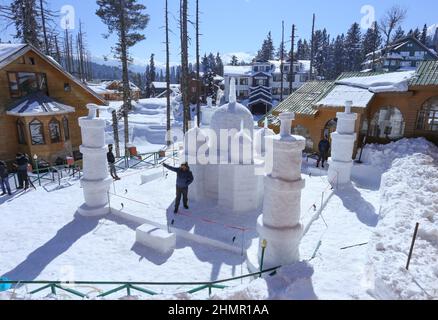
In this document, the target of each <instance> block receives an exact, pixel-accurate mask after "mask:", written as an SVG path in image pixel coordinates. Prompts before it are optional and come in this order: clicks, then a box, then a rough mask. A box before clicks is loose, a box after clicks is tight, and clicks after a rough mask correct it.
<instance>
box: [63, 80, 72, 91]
mask: <svg viewBox="0 0 438 320" xmlns="http://www.w3.org/2000/svg"><path fill="white" fill-rule="evenodd" d="M70 91H71V86H70V83H68V82H66V83H64V92H70Z"/></svg>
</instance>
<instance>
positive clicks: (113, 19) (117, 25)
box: [96, 0, 149, 154]
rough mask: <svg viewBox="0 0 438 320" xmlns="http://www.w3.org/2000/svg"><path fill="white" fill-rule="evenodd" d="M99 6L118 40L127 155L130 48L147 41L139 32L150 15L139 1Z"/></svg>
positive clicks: (104, 0) (100, 1)
mask: <svg viewBox="0 0 438 320" xmlns="http://www.w3.org/2000/svg"><path fill="white" fill-rule="evenodd" d="M97 5H98V7H99V9H98V10H97V11H96V15H97V16H99V17H100V18H101V19H102V21H103V22H104V23H105V24H106V25H107V28H108V32H109V33H110V34H112V33H115V34H117V38H118V39H117V43H116V48H115V53H116V57H117V58H119V59H120V60H121V62H122V79H123V107H122V114H123V119H124V126H125V154H128V144H129V123H128V113H129V111H130V110H131V109H132V106H131V97H130V88H129V74H128V60H129V48H131V47H132V46H134V45H136V44H137V43H138V42H140V41H142V40H144V39H145V36H144V35H143V34H141V33H139V32H137V31H141V30H144V29H145V28H146V26H147V25H148V23H149V15H147V14H145V13H144V10H145V9H146V7H145V6H144V5H142V4H139V3H137V0H97ZM117 143H118V141H117Z"/></svg>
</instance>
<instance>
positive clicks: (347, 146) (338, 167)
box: [328, 101, 357, 185]
mask: <svg viewBox="0 0 438 320" xmlns="http://www.w3.org/2000/svg"><path fill="white" fill-rule="evenodd" d="M352 105H353V102H352V101H347V102H346V103H345V112H339V113H337V117H338V125H337V129H336V132H334V133H332V156H331V159H330V160H329V170H328V179H329V181H330V183H331V184H332V185H343V184H347V183H349V182H350V181H351V169H352V168H353V149H354V143H355V141H356V133H355V125H356V120H357V114H356V113H352V112H351V107H352Z"/></svg>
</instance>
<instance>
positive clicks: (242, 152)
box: [231, 121, 254, 164]
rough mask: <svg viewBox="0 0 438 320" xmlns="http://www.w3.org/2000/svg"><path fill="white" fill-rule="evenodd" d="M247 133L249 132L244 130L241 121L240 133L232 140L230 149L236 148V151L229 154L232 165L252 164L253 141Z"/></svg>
mask: <svg viewBox="0 0 438 320" xmlns="http://www.w3.org/2000/svg"><path fill="white" fill-rule="evenodd" d="M248 133H249V131H247V130H246V129H244V127H243V121H242V122H241V125H240V131H239V132H238V133H237V134H236V135H234V136H233V138H232V141H233V143H232V145H231V146H232V148H238V150H232V152H231V161H232V163H234V164H252V163H253V158H254V157H253V147H252V146H253V141H252V138H251V137H250V136H249V135H248Z"/></svg>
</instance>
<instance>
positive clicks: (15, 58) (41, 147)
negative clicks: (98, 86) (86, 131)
mask: <svg viewBox="0 0 438 320" xmlns="http://www.w3.org/2000/svg"><path fill="white" fill-rule="evenodd" d="M88 103H95V104H99V105H104V104H106V101H105V100H104V99H103V98H101V97H100V96H99V95H97V94H96V93H95V92H93V91H92V90H90V89H89V88H88V87H87V86H86V85H84V84H83V83H82V82H80V81H79V80H77V79H76V78H74V77H73V76H72V75H70V74H69V73H67V72H66V71H65V70H64V69H63V68H62V67H61V66H60V65H59V64H58V63H57V62H56V61H55V60H53V59H52V58H51V57H48V56H46V55H44V54H43V53H42V52H41V51H39V50H38V49H36V48H34V47H33V46H31V45H26V44H0V159H2V160H6V161H8V162H10V161H12V160H13V159H15V155H16V153H18V152H22V153H25V154H27V155H29V156H30V157H33V156H34V155H37V156H38V158H39V159H44V160H46V161H47V162H50V163H53V162H54V161H55V160H56V159H58V158H61V159H65V158H66V156H74V155H76V156H79V155H80V154H79V146H80V144H81V131H80V128H79V124H78V118H79V117H82V116H86V115H87V114H88V110H87V108H86V105H87V104H88Z"/></svg>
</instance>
